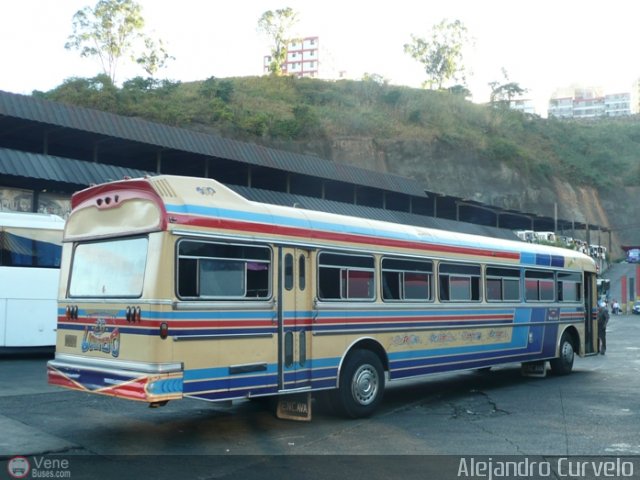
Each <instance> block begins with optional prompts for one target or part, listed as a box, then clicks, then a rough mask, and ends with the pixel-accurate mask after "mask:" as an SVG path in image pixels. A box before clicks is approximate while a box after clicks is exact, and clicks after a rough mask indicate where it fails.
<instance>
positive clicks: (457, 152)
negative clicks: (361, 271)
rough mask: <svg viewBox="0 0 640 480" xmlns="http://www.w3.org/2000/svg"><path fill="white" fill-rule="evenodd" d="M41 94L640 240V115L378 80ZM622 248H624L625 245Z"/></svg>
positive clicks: (228, 82)
mask: <svg viewBox="0 0 640 480" xmlns="http://www.w3.org/2000/svg"><path fill="white" fill-rule="evenodd" d="M34 95H37V96H41V97H43V98H47V99H51V100H56V101H61V102H66V103H71V104H76V105H82V106H87V107H91V108H97V109H100V110H106V111H111V112H113V113H117V114H120V115H127V116H138V117H142V118H146V119H149V120H154V121H157V122H161V123H166V124H170V125H174V126H180V127H185V128H193V129H198V130H200V131H205V132H211V133H216V134H220V135H224V136H228V137H231V138H235V139H239V140H244V141H249V142H255V143H260V144H263V145H267V146H272V147H275V148H279V149H283V150H291V151H296V152H301V153H305V154H312V155H317V156H319V157H321V158H325V159H328V160H332V161H336V162H344V163H350V164H354V165H358V166H361V167H365V168H369V169H375V170H380V171H386V172H391V173H396V174H399V175H404V176H408V177H413V178H416V179H418V180H420V181H422V182H424V185H425V189H428V190H432V191H436V192H441V193H447V194H450V195H456V196H460V197H464V198H470V199H474V200H477V201H481V202H485V203H489V204H493V205H497V206H501V207H505V208H512V209H518V210H524V211H529V212H534V213H539V214H543V215H548V216H553V213H554V204H557V205H558V214H559V216H560V217H561V218H565V219H575V220H576V221H581V222H584V221H586V222H589V223H596V224H601V225H605V226H609V227H610V228H613V229H614V230H616V233H615V235H614V242H616V243H622V244H626V243H640V228H637V227H639V226H640V221H637V220H636V219H635V217H636V216H637V213H636V211H635V210H636V209H635V206H636V205H638V204H640V187H638V186H640V119H639V118H637V117H630V118H624V119H602V120H598V121H591V122H577V121H559V120H554V119H543V118H540V117H537V116H530V115H524V114H522V113H520V112H515V111H512V110H509V109H507V108H504V107H490V106H483V105H476V104H473V103H471V102H468V101H466V100H465V99H464V98H461V97H459V96H456V95H454V94H451V93H447V92H434V91H425V90H417V89H411V88H406V87H398V86H392V85H386V84H383V83H379V82H376V81H374V80H365V81H359V82H355V81H346V80H345V81H338V82H327V81H322V80H315V79H295V78H291V77H280V78H274V77H244V78H229V79H215V78H213V77H212V78H209V79H207V80H203V81H202V82H193V83H188V84H187V83H185V84H181V83H176V82H170V81H154V80H148V79H142V78H137V79H133V80H130V81H128V82H125V83H124V84H123V86H122V87H121V88H116V87H114V86H113V85H111V84H110V83H109V81H108V79H106V78H104V77H102V76H99V77H96V78H93V79H70V80H68V81H66V82H65V83H64V84H62V85H60V86H59V87H58V88H56V89H54V90H52V91H49V92H34ZM618 254H619V252H618Z"/></svg>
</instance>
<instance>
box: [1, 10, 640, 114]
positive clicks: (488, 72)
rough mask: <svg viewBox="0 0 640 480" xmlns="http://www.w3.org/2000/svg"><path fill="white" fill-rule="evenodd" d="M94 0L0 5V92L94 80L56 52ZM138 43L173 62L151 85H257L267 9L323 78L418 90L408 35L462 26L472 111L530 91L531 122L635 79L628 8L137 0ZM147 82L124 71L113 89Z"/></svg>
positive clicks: (73, 54)
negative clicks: (157, 43) (504, 86)
mask: <svg viewBox="0 0 640 480" xmlns="http://www.w3.org/2000/svg"><path fill="white" fill-rule="evenodd" d="M95 3H96V0H0V90H3V91H8V92H14V93H22V94H31V92H32V91H33V90H43V91H46V90H50V89H52V88H55V87H56V86H58V85H60V84H61V83H62V82H63V81H64V80H65V79H67V78H71V77H93V76H95V75H97V74H98V73H101V67H100V64H99V63H98V61H97V60H96V59H91V58H81V57H80V55H79V53H78V52H77V51H69V50H65V48H64V45H65V42H66V41H67V37H68V36H69V35H70V34H71V33H72V17H73V15H74V13H75V12H77V11H78V10H80V9H82V8H84V7H86V6H90V7H93V6H94V5H95ZM137 3H139V4H140V5H141V6H142V15H143V17H144V19H145V32H146V33H147V34H149V35H151V36H153V37H156V38H160V39H162V40H163V42H164V43H165V45H166V48H167V50H168V52H169V54H171V55H172V56H173V57H174V58H175V59H174V60H172V61H171V62H170V63H169V65H168V67H167V68H165V69H163V70H161V71H160V72H158V74H157V75H156V77H158V78H168V79H171V80H174V81H182V82H188V81H195V80H204V79H206V78H209V77H211V76H214V77H216V78H226V77H235V76H249V75H260V74H262V61H263V57H264V55H266V54H268V53H269V49H270V42H269V39H268V38H267V37H265V36H264V35H263V34H261V33H260V32H258V30H257V23H258V19H259V18H260V16H261V15H262V13H264V12H265V11H267V10H276V9H280V8H285V7H291V8H292V9H293V10H295V11H296V12H297V13H298V17H299V22H298V24H297V25H296V27H295V29H294V32H293V33H295V34H296V35H300V36H318V37H319V43H320V48H321V50H320V54H319V56H320V64H321V69H322V70H325V71H331V72H337V71H345V72H346V75H347V78H352V79H361V78H362V75H363V74H364V73H369V74H378V75H381V76H382V77H383V78H385V79H387V80H388V81H389V83H391V84H394V85H405V86H410V87H416V88H419V87H420V85H421V84H422V82H423V81H424V80H425V79H426V76H425V74H424V70H423V67H422V65H421V64H420V63H418V62H417V61H416V60H413V59H412V58H411V57H410V56H409V55H407V54H406V53H404V50H403V46H404V44H405V43H408V42H410V40H411V35H415V36H418V37H423V38H428V36H429V32H430V30H431V28H432V27H433V26H434V25H436V24H438V23H439V22H440V21H442V20H444V19H447V20H460V21H461V22H462V23H463V24H464V25H465V26H466V27H467V29H468V31H469V35H470V36H471V37H472V38H473V40H474V42H473V46H472V47H471V48H470V49H469V50H468V51H467V53H466V54H465V58H464V63H465V66H466V67H467V69H468V70H469V71H470V75H468V81H467V85H468V87H469V89H470V90H471V92H472V94H473V98H472V100H473V101H475V102H485V101H487V100H488V96H489V92H490V88H489V86H488V84H489V82H493V81H498V82H501V83H504V77H503V74H502V70H503V69H504V70H506V72H507V75H508V81H512V82H517V83H518V84H519V85H520V86H521V87H523V88H525V89H527V94H526V96H527V97H528V98H530V99H532V100H534V102H535V105H536V110H537V113H539V114H541V115H543V116H546V106H547V103H548V100H549V98H550V96H551V95H552V93H553V92H554V91H555V90H556V89H558V88H565V87H569V86H571V85H573V84H580V85H586V86H598V87H602V88H603V89H604V92H605V93H619V92H629V91H631V85H632V83H633V82H634V81H635V80H637V79H638V78H640V62H638V58H639V55H638V53H637V50H638V48H639V45H638V40H637V33H636V32H637V23H638V16H639V14H640V3H638V2H637V0H606V1H604V0H427V1H419V0H418V1H417V0H368V1H360V0H313V1H312V0H278V1H272V0H137ZM137 75H145V73H144V72H143V71H142V70H141V69H139V68H138V67H134V66H124V65H123V66H122V68H121V69H120V71H119V74H118V80H119V81H120V82H121V81H122V80H126V79H127V78H133V77H135V76H137Z"/></svg>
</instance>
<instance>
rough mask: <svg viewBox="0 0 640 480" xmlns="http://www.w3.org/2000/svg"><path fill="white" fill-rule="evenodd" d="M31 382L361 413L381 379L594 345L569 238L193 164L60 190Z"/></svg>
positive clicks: (591, 290) (557, 366)
mask: <svg viewBox="0 0 640 480" xmlns="http://www.w3.org/2000/svg"><path fill="white" fill-rule="evenodd" d="M62 257H63V262H62V269H61V282H60V292H59V298H60V301H59V308H58V337H57V346H56V356H55V359H53V360H51V361H50V362H49V364H48V381H49V383H51V384H55V385H60V386H63V387H68V388H71V389H76V390H81V391H86V392H93V393H98V394H104V395H111V396H115V397H120V398H125V399H133V400H140V401H143V402H148V403H149V404H151V405H152V406H155V405H161V404H164V403H165V402H167V401H169V400H174V399H181V398H185V397H189V398H197V399H202V400H209V401H219V400H233V399H243V398H252V397H260V396H269V395H285V394H291V393H299V392H311V391H322V390H326V391H328V392H327V393H328V394H329V396H330V398H332V400H333V402H332V403H333V404H334V405H335V406H336V408H337V409H338V410H340V411H341V412H342V413H343V414H345V415H346V416H349V417H363V416H367V415H370V414H371V413H372V412H373V411H374V410H375V408H376V407H377V406H378V404H379V402H380V400H381V398H382V395H383V391H384V388H385V384H386V382H390V381H394V380H397V379H406V378H410V377H420V376H424V375H428V374H431V373H436V372H448V371H455V370H465V369H484V368H489V367H491V366H494V365H500V364H505V363H512V362H516V363H522V364H525V365H529V364H532V363H533V362H536V364H538V365H540V364H542V365H546V364H547V363H548V364H550V368H551V370H552V371H553V372H555V373H557V374H567V373H569V372H570V371H571V370H572V366H573V362H574V356H575V355H580V356H583V355H587V354H590V353H594V352H595V351H596V350H597V348H594V346H597V345H598V342H597V340H598V339H597V328H596V324H595V318H594V314H593V312H594V311H595V295H596V291H595V279H596V267H595V264H594V261H593V259H591V258H590V257H588V256H586V255H583V254H581V253H578V252H575V251H572V250H568V249H561V248H556V247H547V246H542V245H537V244H530V243H525V242H520V241H518V240H513V241H511V240H500V239H494V238H486V237H481V236H474V235H468V234H461V233H452V232H446V231H440V230H433V229H428V228H420V227H415V226H408V225H400V224H395V223H387V222H382V221H374V220H368V219H364V218H355V217H347V216H341V215H337V214H330V213H323V212H318V211H310V210H305V209H302V208H293V207H284V206H275V205H267V204H261V203H256V202H252V201H249V200H247V199H245V198H244V197H242V196H240V195H239V194H237V193H235V192H234V191H232V190H231V189H229V188H227V187H225V186H224V185H222V184H220V183H218V182H216V181H214V180H211V179H205V178H189V177H177V176H154V177H147V178H143V179H129V180H123V181H118V182H112V183H107V184H103V185H98V186H94V187H91V188H88V189H86V190H83V191H81V192H78V193H76V194H75V195H74V196H73V198H72V213H71V215H70V217H69V219H68V220H67V225H66V228H65V234H64V241H63V255H62Z"/></svg>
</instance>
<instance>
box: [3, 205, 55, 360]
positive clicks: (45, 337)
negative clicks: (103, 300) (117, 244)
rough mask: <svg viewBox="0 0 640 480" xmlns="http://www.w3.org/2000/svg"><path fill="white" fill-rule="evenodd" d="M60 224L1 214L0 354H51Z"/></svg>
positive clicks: (24, 215) (36, 217)
mask: <svg viewBox="0 0 640 480" xmlns="http://www.w3.org/2000/svg"><path fill="white" fill-rule="evenodd" d="M63 228H64V220H63V219H62V218H60V217H58V216H56V215H48V214H40V213H18V212H0V286H1V287H0V352H2V353H15V352H17V351H28V350H30V349H48V350H53V347H54V345H55V342H56V333H55V331H56V322H57V319H58V314H57V311H58V301H57V300H58V278H59V276H60V258H61V253H62V231H63Z"/></svg>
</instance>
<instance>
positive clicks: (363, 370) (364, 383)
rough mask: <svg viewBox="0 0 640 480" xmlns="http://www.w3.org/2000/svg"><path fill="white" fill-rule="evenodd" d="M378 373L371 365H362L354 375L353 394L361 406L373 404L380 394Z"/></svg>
mask: <svg viewBox="0 0 640 480" xmlns="http://www.w3.org/2000/svg"><path fill="white" fill-rule="evenodd" d="M378 386H379V379H378V372H377V371H376V369H375V368H373V367H372V366H371V365H361V366H360V367H359V368H358V370H356V372H355V374H354V375H353V381H352V383H351V393H352V394H353V398H354V399H356V400H357V401H358V403H359V404H360V405H368V404H370V403H371V402H373V401H374V400H375V398H376V396H377V394H378Z"/></svg>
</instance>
